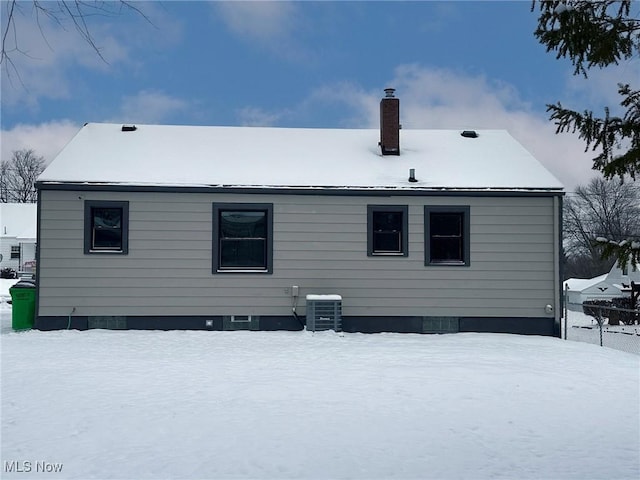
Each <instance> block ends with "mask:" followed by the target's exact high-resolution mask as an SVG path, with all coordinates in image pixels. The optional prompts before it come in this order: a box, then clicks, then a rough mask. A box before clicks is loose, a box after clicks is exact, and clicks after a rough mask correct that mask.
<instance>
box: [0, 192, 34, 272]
mask: <svg viewBox="0 0 640 480" xmlns="http://www.w3.org/2000/svg"><path fill="white" fill-rule="evenodd" d="M36 224H37V207H36V204H35V203H0V268H13V269H14V270H20V271H29V272H31V271H33V272H35V261H36Z"/></svg>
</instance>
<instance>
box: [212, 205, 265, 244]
mask: <svg viewBox="0 0 640 480" xmlns="http://www.w3.org/2000/svg"><path fill="white" fill-rule="evenodd" d="M266 232H267V213H266V212H232V211H225V212H220V236H221V237H222V238H250V237H254V238H256V237H257V238H265V237H266Z"/></svg>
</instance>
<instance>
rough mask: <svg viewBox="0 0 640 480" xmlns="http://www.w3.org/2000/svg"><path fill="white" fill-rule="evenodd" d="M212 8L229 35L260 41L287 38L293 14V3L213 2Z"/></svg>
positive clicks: (294, 10) (294, 8) (294, 7)
mask: <svg viewBox="0 0 640 480" xmlns="http://www.w3.org/2000/svg"><path fill="white" fill-rule="evenodd" d="M213 6H214V8H215V9H216V11H217V12H218V13H219V14H220V16H221V17H222V19H223V20H224V22H225V23H226V24H227V26H228V27H229V28H230V29H231V30H232V31H233V32H235V33H236V34H238V35H240V36H242V37H251V38H255V39H258V40H262V41H272V40H274V39H278V38H282V37H285V36H287V35H289V33H290V32H291V29H292V26H293V25H294V21H293V18H292V17H293V16H294V14H295V12H296V6H295V4H294V3H293V2H265V1H252V2H215V3H214V4H213Z"/></svg>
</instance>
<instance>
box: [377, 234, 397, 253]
mask: <svg viewBox="0 0 640 480" xmlns="http://www.w3.org/2000/svg"><path fill="white" fill-rule="evenodd" d="M373 251H374V252H394V253H399V252H401V251H402V249H401V247H400V232H373Z"/></svg>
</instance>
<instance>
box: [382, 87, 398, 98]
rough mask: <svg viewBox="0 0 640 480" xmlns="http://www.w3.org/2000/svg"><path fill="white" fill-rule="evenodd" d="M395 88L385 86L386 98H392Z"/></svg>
mask: <svg viewBox="0 0 640 480" xmlns="http://www.w3.org/2000/svg"><path fill="white" fill-rule="evenodd" d="M395 91H396V89H395V88H385V89H384V93H385V94H386V95H385V96H386V98H394V96H393V94H394V93H395Z"/></svg>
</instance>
